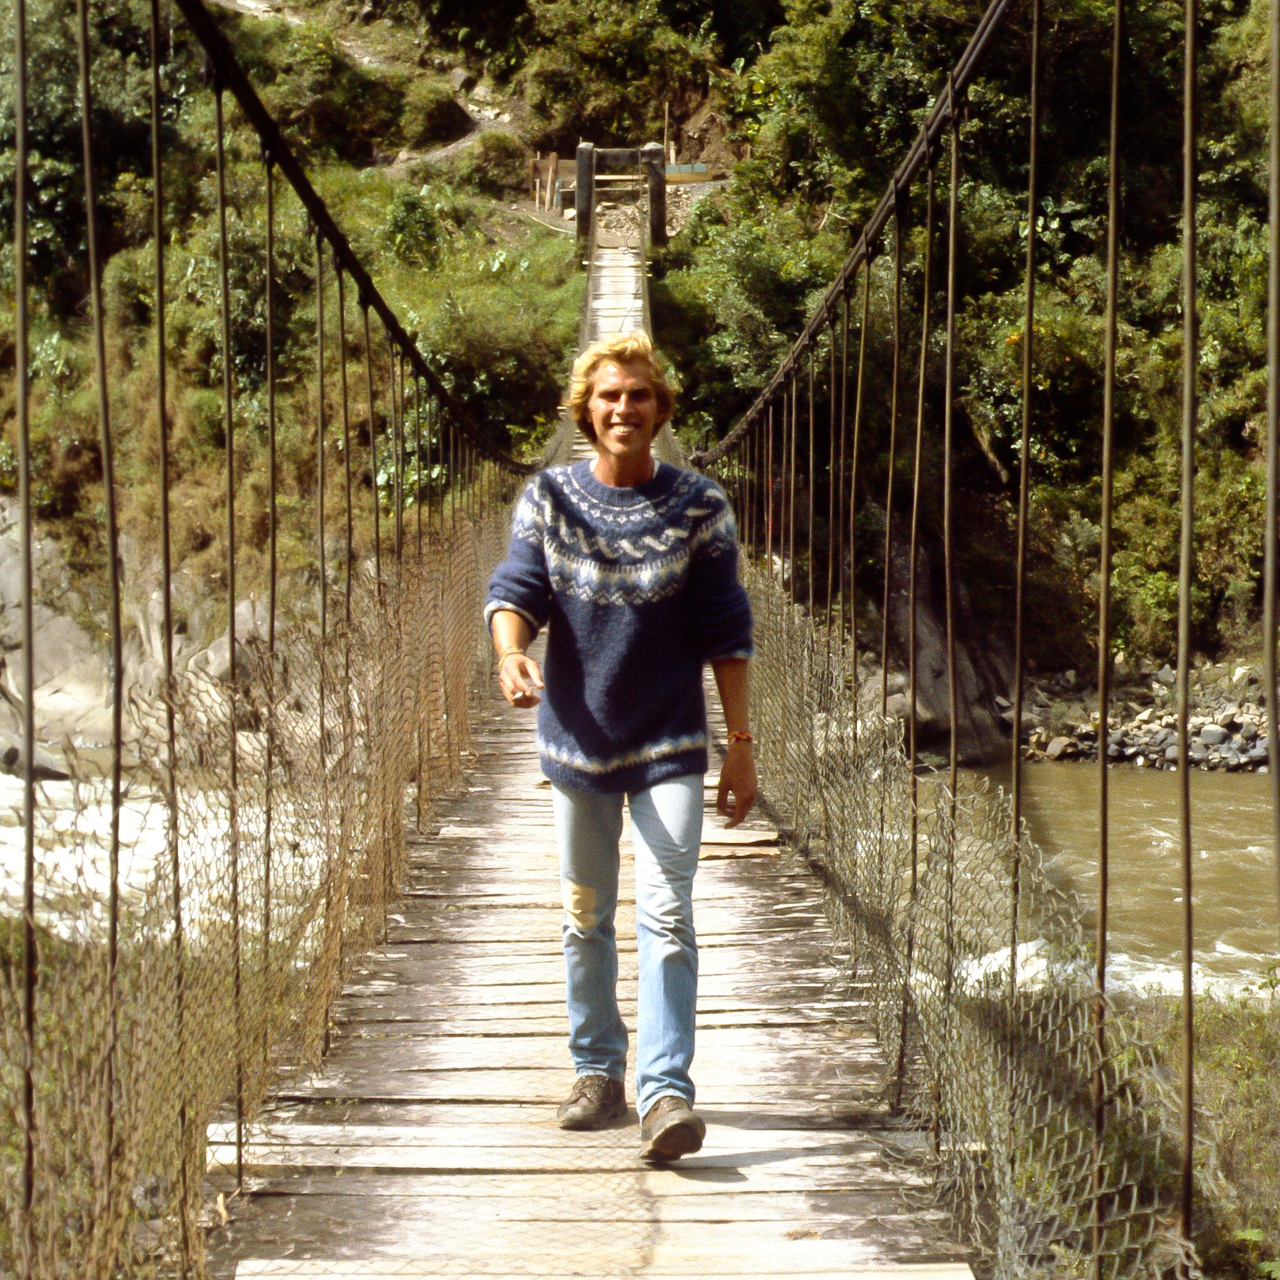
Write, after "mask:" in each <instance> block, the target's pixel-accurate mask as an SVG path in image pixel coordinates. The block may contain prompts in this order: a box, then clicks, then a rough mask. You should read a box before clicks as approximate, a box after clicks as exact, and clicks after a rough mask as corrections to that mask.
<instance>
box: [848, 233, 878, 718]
mask: <svg viewBox="0 0 1280 1280" xmlns="http://www.w3.org/2000/svg"><path fill="white" fill-rule="evenodd" d="M863 261H864V263H865V264H866V265H865V266H864V268H863V272H862V319H861V322H860V324H859V327H858V376H857V382H856V384H855V387H854V395H853V441H852V443H851V444H850V446H849V656H850V661H851V664H852V666H853V691H854V698H855V699H857V698H858V697H859V690H858V537H857V534H858V447H859V445H860V444H861V442H862V392H863V388H864V386H865V385H866V382H865V376H864V375H865V374H866V369H867V329H868V322H869V320H870V317H871V267H872V262H873V259H872V258H870V257H865V258H864V259H863ZM858 720H859V716H858V715H857V714H856V713H855V715H854V717H853V735H854V742H855V743H856V742H857V740H858Z"/></svg>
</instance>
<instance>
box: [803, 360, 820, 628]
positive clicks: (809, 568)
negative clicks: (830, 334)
mask: <svg viewBox="0 0 1280 1280" xmlns="http://www.w3.org/2000/svg"><path fill="white" fill-rule="evenodd" d="M816 361H817V347H816V344H815V345H812V346H810V347H809V457H808V468H807V469H808V472H809V477H808V479H809V510H808V512H807V513H806V520H805V523H806V524H807V525H808V531H807V540H806V547H805V555H806V557H807V562H806V565H805V570H806V573H807V576H808V581H807V592H808V594H807V595H806V597H805V604H806V605H807V606H808V609H809V617H810V618H813V617H815V616H816V611H815V609H814V600H813V519H814V516H815V514H816V513H817V493H816V490H815V487H814V481H815V472H816V471H817V469H818V451H817V445H816V444H815V442H814V427H815V423H814V419H815V418H816V417H817V413H816V412H815V410H814V382H815V376H814V365H815V363H816Z"/></svg>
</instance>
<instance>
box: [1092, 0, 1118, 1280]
mask: <svg viewBox="0 0 1280 1280" xmlns="http://www.w3.org/2000/svg"><path fill="white" fill-rule="evenodd" d="M1124 4H1125V0H1115V9H1114V14H1113V19H1112V34H1111V93H1110V97H1111V105H1110V125H1109V136H1108V154H1109V160H1108V172H1107V303H1106V343H1105V349H1104V352H1103V382H1102V510H1101V514H1100V517H1099V524H1100V526H1101V527H1100V530H1099V538H1100V560H1101V563H1100V565H1099V571H1098V724H1099V726H1100V727H1101V726H1102V725H1105V724H1106V723H1107V719H1108V715H1109V713H1110V710H1111V527H1112V493H1113V489H1114V481H1113V466H1112V460H1113V456H1114V453H1115V402H1116V346H1117V310H1118V299H1119V283H1120V89H1121V69H1122V67H1121V64H1122V58H1123V52H1124V20H1125V11H1124ZM1110 864H1111V855H1110V795H1109V791H1108V778H1107V756H1106V752H1105V751H1099V753H1098V901H1097V932H1096V938H1095V944H1094V945H1095V953H1096V954H1095V968H1094V999H1093V1024H1094V1026H1093V1031H1094V1052H1093V1059H1094V1069H1093V1082H1092V1083H1093V1165H1094V1180H1093V1181H1094V1187H1093V1192H1094V1195H1093V1254H1094V1276H1095V1280H1102V1275H1103V1272H1102V1213H1103V1206H1102V1186H1103V1171H1102V1148H1103V1139H1104V1137H1105V1133H1106V1076H1105V1064H1106V1058H1107V1024H1106V996H1107V939H1108V916H1107V912H1108V907H1109V899H1110V879H1111V876H1110Z"/></svg>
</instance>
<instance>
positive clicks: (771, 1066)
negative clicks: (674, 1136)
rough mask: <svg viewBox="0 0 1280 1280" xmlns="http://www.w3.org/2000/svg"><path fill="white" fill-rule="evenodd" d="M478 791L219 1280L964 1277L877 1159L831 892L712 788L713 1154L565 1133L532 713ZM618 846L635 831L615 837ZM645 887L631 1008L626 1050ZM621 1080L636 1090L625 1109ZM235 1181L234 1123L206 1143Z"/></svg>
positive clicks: (275, 1145)
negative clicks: (723, 810) (559, 1107)
mask: <svg viewBox="0 0 1280 1280" xmlns="http://www.w3.org/2000/svg"><path fill="white" fill-rule="evenodd" d="M476 740H477V747H478V753H479V754H478V760H477V762H476V768H475V770H474V771H473V773H472V774H471V776H470V778H469V790H468V791H467V793H466V794H465V795H464V796H462V797H460V798H459V799H458V800H457V801H456V802H454V803H452V804H451V805H449V806H448V808H447V812H445V813H444V814H443V815H441V817H442V820H441V821H440V822H439V823H438V828H437V831H436V834H435V835H433V836H432V837H431V838H430V839H428V840H426V841H423V842H422V843H419V844H417V845H415V846H414V848H413V849H412V851H411V857H412V861H411V869H410V874H409V880H408V884H407V892H406V894H405V897H404V899H403V902H402V904H401V905H400V909H399V911H398V912H397V913H396V914H395V915H394V916H393V917H392V925H391V928H390V931H389V936H388V940H387V945H386V946H385V947H384V948H383V949H382V950H381V951H379V952H376V953H374V954H372V955H370V956H368V957H367V959H366V961H365V963H364V964H363V965H362V966H361V967H360V968H359V969H358V970H357V971H356V972H355V973H354V974H353V975H352V977H351V981H350V982H349V984H348V985H347V987H346V990H345V992H344V994H343V996H342V998H341V1000H340V1001H339V1003H338V1004H337V1005H336V1006H335V1009H334V1022H335V1032H334V1036H333V1044H332V1048H331V1051H330V1053H329V1055H328V1056H327V1057H326V1059H325V1061H324V1064H323V1066H322V1068H321V1069H320V1070H319V1071H318V1072H316V1073H315V1074H314V1075H312V1076H310V1077H309V1078H305V1079H302V1080H300V1081H298V1082H296V1083H294V1084H292V1085H290V1086H289V1087H288V1089H287V1090H286V1091H285V1092H284V1093H283V1094H282V1095H281V1096H280V1098H279V1099H278V1100H277V1102H276V1103H275V1104H274V1105H273V1107H272V1109H271V1111H270V1113H269V1114H268V1115H267V1116H266V1117H265V1118H264V1120H263V1122H262V1123H261V1124H259V1125H258V1126H256V1127H255V1128H254V1130H253V1131H252V1133H251V1135H250V1141H249V1144H248V1147H247V1151H246V1167H247V1173H248V1175H249V1178H250V1183H249V1185H250V1187H251V1188H252V1190H251V1191H250V1192H249V1193H248V1194H246V1195H245V1196H243V1197H241V1198H239V1199H238V1200H236V1201H235V1202H234V1204H233V1214H232V1219H231V1222H230V1223H229V1225H228V1226H227V1227H226V1229H225V1230H224V1231H222V1232H220V1233H218V1234H217V1235H216V1236H215V1238H214V1240H213V1242H212V1250H211V1258H210V1270H211V1273H212V1274H213V1275H214V1276H220V1277H227V1278H230V1277H233V1276H237V1277H253V1276H265V1277H275V1276H315V1277H321V1276H345V1277H356V1276H358V1277H362V1278H364V1280H379V1278H380V1277H384V1276H385V1277H391V1276H404V1277H428V1276H454V1277H457V1276H481V1275H483V1276H534V1275H536V1276H592V1277H604V1276H610V1277H612V1276H637V1275H652V1276H663V1277H666V1278H667V1280H678V1278H679V1277H695V1276H696V1277H698V1280H718V1278H720V1277H726V1278H727V1277H730V1276H744V1277H745V1276H750V1277H757V1278H761V1280H763V1278H764V1277H770V1276H798V1275H805V1276H816V1275H828V1274H855V1275H857V1274H872V1273H877V1272H879V1273H884V1274H891V1275H894V1276H898V1277H903V1278H904V1280H905V1278H906V1277H912V1276H919V1277H921V1280H925V1278H926V1277H928V1278H930V1280H933V1278H936V1280H970V1276H971V1273H970V1270H969V1267H968V1265H967V1263H966V1261H965V1254H964V1253H963V1251H962V1250H960V1249H959V1248H958V1247H957V1246H956V1245H955V1244H954V1243H951V1242H950V1241H949V1239H948V1237H947V1234H946V1232H945V1225H946V1224H945V1222H944V1221H943V1220H942V1218H941V1215H939V1214H937V1213H936V1212H932V1211H927V1210H925V1209H924V1208H922V1207H921V1200H922V1199H923V1198H922V1197H918V1196H917V1197H915V1198H909V1197H908V1195H907V1194H906V1193H907V1192H908V1191H909V1189H910V1186H911V1184H912V1182H913V1179H912V1178H911V1176H910V1175H909V1174H908V1173H906V1172H905V1171H904V1169H903V1167H902V1166H901V1164H900V1163H898V1162H896V1161H894V1160H892V1159H887V1158H886V1156H885V1149H884V1143H885V1141H886V1140H893V1141H897V1142H900V1143H901V1142H903V1141H906V1142H907V1143H909V1142H910V1141H911V1138H912V1135H909V1134H904V1133H902V1132H901V1131H900V1130H895V1128H894V1125H893V1122H892V1120H891V1118H890V1117H888V1116H887V1115H886V1114H885V1113H884V1111H883V1109H882V1108H881V1106H880V1105H879V1104H878V1102H877V1101H876V1099H875V1093H876V1087H877V1082H878V1081H879V1079H880V1069H879V1060H878V1056H877V1050H876V1048H875V1045H874V1043H873V1042H872V1040H871V1039H870V1037H869V1035H868V1034H867V1033H866V1031H865V1028H864V1027H863V1026H862V1025H861V1024H860V1022H859V1020H858V1009H859V997H860V992H859V991H858V990H857V989H849V988H841V987H840V986H839V985H838V979H837V970H836V966H835V964H834V963H833V954H832V953H833V948H834V942H833V939H832V936H831V934H830V932H829V930H828V928H827V925H826V922H825V919H824V916H823V912H822V905H821V897H820V892H819V890H818V888H817V886H816V885H815V883H814V882H813V880H812V879H811V878H810V877H809V876H808V875H807V874H805V873H803V872H802V871H798V870H797V869H795V868H794V867H792V866H790V865H789V864H788V863H787V862H786V860H785V855H783V854H782V853H781V852H780V851H779V850H778V848H777V846H776V839H775V836H774V833H773V832H771V831H770V830H769V828H768V825H767V823H766V822H764V821H763V820H761V819H759V818H758V817H756V816H755V815H753V820H752V822H751V824H750V826H751V829H750V830H749V831H744V832H742V833H741V834H738V833H734V832H727V833H726V832H723V831H722V830H720V827H721V821H722V820H720V819H718V818H715V817H714V816H713V812H712V811H713V809H714V804H715V793H714V790H713V789H712V787H711V786H710V785H709V786H708V790H707V798H708V821H707V840H706V844H705V845H704V850H703V864H702V865H701V867H700V869H699V873H698V877H697V880H696V882H695V885H696V892H695V901H696V912H697V923H698V935H699V944H700V966H701V977H700V983H699V1007H698V1052H697V1059H696V1061H695V1063H694V1078H695V1081H696V1083H697V1087H698V1103H697V1105H698V1109H699V1111H700V1112H701V1113H702V1114H703V1115H704V1116H705V1118H706V1120H707V1124H708V1134H707V1142H706V1146H705V1147H704V1148H703V1150H702V1152H701V1153H700V1154H698V1155H696V1156H692V1157H687V1158H686V1159H684V1160H681V1161H679V1162H678V1163H677V1164H675V1165H673V1166H671V1167H670V1168H666V1169H652V1168H649V1167H647V1166H645V1165H644V1164H642V1163H641V1162H640V1160H639V1159H638V1158H637V1154H636V1152H637V1150H638V1146H639V1137H638V1129H637V1126H636V1119H635V1114H634V1110H633V1111H632V1112H631V1114H630V1115H629V1116H628V1118H627V1120H626V1121H625V1122H619V1124H618V1125H617V1126H616V1127H614V1128H611V1129H609V1130H605V1131H603V1132H598V1133H580V1134H572V1133H564V1132H562V1131H561V1130H559V1129H558V1128H557V1127H556V1125H555V1117H554V1109H555V1105H556V1104H557V1103H558V1102H559V1101H560V1099H561V1098H562V1097H563V1096H564V1094H565V1093H566V1092H567V1091H568V1088H569V1086H570V1084H571V1083H572V1072H571V1069H570V1066H569V1059H568V1052H567V1049H566V1047H565V1038H566V1031H567V1027H566V1021H565V1013H564V1004H563V1000H564V978H563V964H562V960H561V957H560V947H559V928H560V910H559V907H558V905H557V904H558V902H559V885H558V878H557V871H556V857H555V852H554V840H553V836H552V820H551V804H550V792H549V790H548V789H547V787H546V785H545V783H541V780H540V775H539V773H538V765H537V757H536V755H535V753H534V750H533V746H532V719H531V717H530V716H528V715H527V713H520V712H516V711H515V710H513V709H512V708H510V707H508V706H507V705H506V704H505V702H503V701H502V700H501V698H500V697H498V696H496V694H495V696H494V698H493V699H492V701H491V702H490V703H489V705H488V707H487V710H486V712H485V714H484V715H483V716H482V717H481V718H480V720H479V721H478V723H477V725H476ZM624 838H625V837H624ZM629 881H630V883H631V886H632V889H633V888H634V877H633V875H632V872H631V868H630V864H629V861H628V862H625V863H624V868H623V886H624V887H623V891H622V894H621V899H622V900H621V904H620V908H619V919H618V934H619V938H620V940H621V946H620V950H621V952H622V955H621V960H620V963H621V975H622V976H621V982H620V994H621V999H622V1001H623V1011H624V1016H625V1017H626V1019H627V1022H628V1025H629V1026H630V1028H631V1030H632V1032H633V1034H634V1026H635V1022H634V1014H635V990H636V984H635V937H634V919H635V917H634V893H633V892H630V891H628V889H627V888H626V886H627V884H628V882H629ZM633 1087H634V1085H633V1082H632V1081H630V1080H629V1081H628V1096H631V1091H632V1089H633ZM209 1138H210V1152H209V1156H210V1172H211V1176H212V1178H213V1180H214V1182H215V1183H216V1184H217V1185H220V1186H223V1187H229V1186H230V1185H231V1183H230V1181H229V1179H228V1178H227V1175H226V1173H225V1169H226V1166H227V1164H228V1163H230V1162H233V1161H234V1133H233V1132H232V1131H231V1130H230V1129H229V1128H228V1127H227V1126H214V1127H213V1128H212V1129H211V1130H210V1135H209Z"/></svg>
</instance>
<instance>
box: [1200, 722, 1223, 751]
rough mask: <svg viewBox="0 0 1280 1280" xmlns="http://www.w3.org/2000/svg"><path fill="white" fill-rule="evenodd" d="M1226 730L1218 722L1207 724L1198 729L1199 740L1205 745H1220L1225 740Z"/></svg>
mask: <svg viewBox="0 0 1280 1280" xmlns="http://www.w3.org/2000/svg"><path fill="white" fill-rule="evenodd" d="M1227 736H1228V735H1227V731H1226V730H1225V729H1224V728H1223V727H1222V726H1221V725H1220V724H1207V725H1205V727H1204V728H1203V729H1201V730H1200V741H1201V742H1203V743H1204V745H1205V746H1206V747H1217V746H1220V745H1221V744H1222V743H1224V742H1225V741H1226V740H1227Z"/></svg>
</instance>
